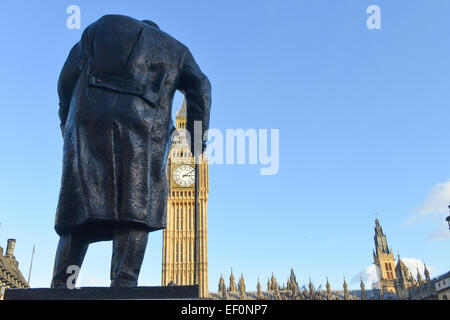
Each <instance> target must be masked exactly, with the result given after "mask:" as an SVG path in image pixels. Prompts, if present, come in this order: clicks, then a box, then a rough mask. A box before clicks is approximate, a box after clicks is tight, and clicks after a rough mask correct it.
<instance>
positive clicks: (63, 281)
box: [51, 234, 89, 288]
mask: <svg viewBox="0 0 450 320" xmlns="http://www.w3.org/2000/svg"><path fill="white" fill-rule="evenodd" d="M88 247H89V241H87V240H86V238H85V237H82V236H77V235H74V234H67V235H63V236H61V237H60V238H59V243H58V249H57V250H56V257H55V265H54V267H53V278H52V284H51V287H52V288H67V279H68V278H69V277H70V276H71V275H73V274H74V270H73V267H72V268H71V269H69V267H70V266H77V267H78V268H81V265H82V264H83V260H84V257H85V255H86V251H87V249H88ZM75 268H76V267H75ZM68 271H69V273H67V272H68Z"/></svg>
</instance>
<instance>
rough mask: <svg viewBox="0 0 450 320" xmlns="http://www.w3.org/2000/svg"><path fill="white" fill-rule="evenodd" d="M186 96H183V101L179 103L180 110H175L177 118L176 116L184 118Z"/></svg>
mask: <svg viewBox="0 0 450 320" xmlns="http://www.w3.org/2000/svg"><path fill="white" fill-rule="evenodd" d="M186 114H187V112H186V98H183V103H182V104H181V108H180V110H178V112H177V119H178V118H186Z"/></svg>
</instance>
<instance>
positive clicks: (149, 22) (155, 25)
mask: <svg viewBox="0 0 450 320" xmlns="http://www.w3.org/2000/svg"><path fill="white" fill-rule="evenodd" d="M142 22H144V23H146V24H148V25H149V26H152V27H155V28H157V29H159V26H158V25H157V24H156V23H154V22H153V21H150V20H142Z"/></svg>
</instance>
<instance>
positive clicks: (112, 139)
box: [51, 15, 211, 288]
mask: <svg viewBox="0 0 450 320" xmlns="http://www.w3.org/2000/svg"><path fill="white" fill-rule="evenodd" d="M176 90H180V91H181V92H182V93H183V94H184V95H185V99H186V105H187V130H188V131H189V132H190V133H191V137H192V138H191V139H194V130H193V127H194V121H202V137H203V134H204V132H205V131H206V130H207V129H208V127H209V113H210V107H211V86H210V82H209V80H208V78H207V77H206V76H205V75H204V74H203V73H202V71H201V70H200V68H199V67H198V65H197V63H196V62H195V60H194V58H193V56H192V54H191V53H190V51H189V49H188V48H187V47H186V46H184V45H183V44H181V43H180V42H178V41H177V40H175V39H174V38H172V37H171V36H170V35H168V34H167V33H165V32H163V31H161V30H160V29H159V27H158V26H157V25H156V24H155V23H154V22H151V21H147V20H144V21H139V20H136V19H133V18H130V17H126V16H121V15H107V16H104V17H102V18H100V19H99V20H98V21H96V22H94V23H93V24H91V25H89V26H88V27H87V28H86V30H85V31H84V32H83V35H82V38H81V40H80V41H79V42H78V43H77V44H76V45H75V46H74V47H73V48H72V50H71V52H70V54H69V57H68V58H67V61H66V63H65V65H64V67H63V69H62V71H61V75H60V78H59V82H58V94H59V99H60V109H59V117H60V119H61V131H62V135H63V137H64V152H63V154H64V161H63V173H62V182H61V191H60V195H59V202H58V208H57V212H56V221H55V230H56V232H57V233H58V235H59V236H60V240H59V244H58V249H57V252H56V258H55V266H54V270H53V279H52V284H51V286H52V287H53V288H66V287H67V280H68V277H69V276H70V274H68V273H67V272H68V271H67V269H68V267H69V266H73V265H76V266H78V267H80V268H81V265H82V263H83V259H84V256H85V254H86V251H87V249H88V246H89V244H90V243H92V242H96V241H106V240H112V241H113V254H112V262H111V286H112V287H133V286H137V280H138V276H139V272H140V268H141V265H142V260H143V258H144V253H145V249H146V246H147V240H148V233H149V232H151V231H156V230H160V229H163V228H165V225H166V203H167V181H166V173H165V171H166V161H167V157H168V152H169V150H170V145H171V134H172V132H173V131H174V129H175V128H174V126H173V123H172V119H171V109H172V100H173V96H174V94H175V92H176ZM195 138H196V139H197V137H195ZM198 138H199V139H202V138H201V137H198ZM201 143H203V150H204V148H205V141H204V140H203V139H202V140H201ZM191 149H192V151H194V143H191ZM203 150H201V151H203ZM201 151H200V152H201Z"/></svg>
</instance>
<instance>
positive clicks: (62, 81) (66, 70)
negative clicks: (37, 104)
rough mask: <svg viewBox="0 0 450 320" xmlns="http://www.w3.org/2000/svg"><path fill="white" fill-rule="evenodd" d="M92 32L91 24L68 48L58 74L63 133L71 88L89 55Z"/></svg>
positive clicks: (70, 98) (71, 92) (60, 117)
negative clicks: (67, 53) (76, 41)
mask: <svg viewBox="0 0 450 320" xmlns="http://www.w3.org/2000/svg"><path fill="white" fill-rule="evenodd" d="M93 33H94V32H93V26H92V25H91V26H89V27H87V28H86V30H85V31H84V32H83V36H82V37H81V40H80V41H79V42H78V43H77V44H76V45H75V46H74V47H73V48H72V50H70V53H69V56H68V57H67V60H66V62H65V64H64V66H63V68H62V70H61V74H60V75H59V80H58V95H59V119H60V120H61V125H60V126H61V131H62V133H63V135H64V126H65V124H66V120H67V115H68V113H69V107H70V101H71V100H72V94H73V90H74V88H75V85H76V83H77V81H78V78H79V76H80V74H81V72H82V71H83V68H84V65H85V64H86V60H87V58H88V56H89V51H90V45H89V44H90V43H91V42H92V37H93Z"/></svg>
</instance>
